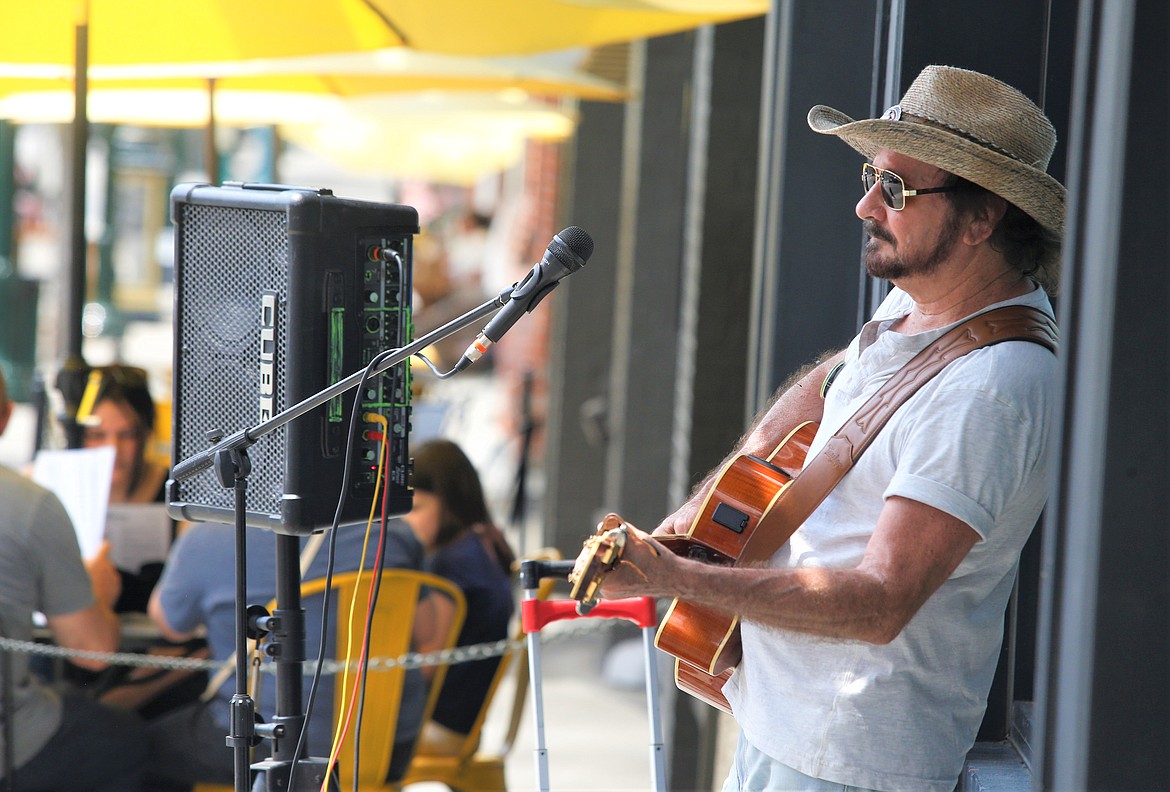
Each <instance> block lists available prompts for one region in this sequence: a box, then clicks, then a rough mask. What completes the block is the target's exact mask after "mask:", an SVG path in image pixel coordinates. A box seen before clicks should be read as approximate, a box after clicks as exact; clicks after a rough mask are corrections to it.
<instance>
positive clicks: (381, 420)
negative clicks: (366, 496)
mask: <svg viewBox="0 0 1170 792" xmlns="http://www.w3.org/2000/svg"><path fill="white" fill-rule="evenodd" d="M362 418H363V419H365V420H366V421H368V422H370V423H376V424H379V425H380V426H381V427H382V443H381V446H380V447H379V449H378V472H377V475H375V476H374V497H373V500H372V501H371V502H370V515H369V517H368V518H366V536H365V540H364V541H363V542H362V555H361V560H360V561H359V562H358V568H357V573H358V577H357V580H356V581H355V582H354V587H353V595H352V596H351V597H350V600H349V616H348V618H349V623H350V624H351V625H352V624H353V614H354V610H355V609H356V608H357V599H358V592H359V591H360V590H361V582H362V573H363V572H364V571H365V568H366V549H367V548H368V547H369V546H370V531H371V530H372V529H373V524H374V515H375V514H376V513H377V510H378V494H379V491H380V490H381V487H382V478H383V475H384V473H385V468H384V464H383V461H384V460H385V458H386V444H387V443H388V442H389V441H390V424H389V422H388V421H387V420H386V418H385V416H382V415H378V414H377V413H372V412H368V413H365V414H363V415H362ZM347 632H348V636H349V637H348V640H347V641H346V646H345V663H344V665H343V666H342V672H341V701H342V703H343V706H344V707H346V708H348V707H349V705H348V704H346V703H345V702H348V701H349V698H350V697H349V695H348V692H349V691H348V686H349V664H350V658H351V657H352V656H353V630H349V631H347ZM354 684H355V685H356V684H357V681H356V680H355V682H354ZM336 695H337V693H336V691H334V697H336ZM336 716H337V717H336V718H335V722H334V732H333V747H332V748H330V750H329V764H328V765H327V766H326V772H325V777H324V778H323V779H322V780H321V792H326V790H327V787H328V785H329V778H330V776H331V775H332V770H333V765H334V764H335V763H336V762H337V756H338V754H340V753H341V744H342V742H343V740H342V725H343V724H344V723H345V722H346V719H347V717H348V709H346V711H343V712H338V713H336ZM354 750H355V751H356V750H357V748H356V747H355V748H354Z"/></svg>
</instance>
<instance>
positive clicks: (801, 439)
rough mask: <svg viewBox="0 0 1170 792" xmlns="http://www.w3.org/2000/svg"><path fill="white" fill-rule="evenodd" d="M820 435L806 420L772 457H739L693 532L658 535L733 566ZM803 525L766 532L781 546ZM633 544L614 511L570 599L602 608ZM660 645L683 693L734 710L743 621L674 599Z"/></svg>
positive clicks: (687, 552) (690, 554) (573, 578)
mask: <svg viewBox="0 0 1170 792" xmlns="http://www.w3.org/2000/svg"><path fill="white" fill-rule="evenodd" d="M816 431H817V425H816V424H815V423H813V422H808V423H804V424H801V425H800V426H798V427H797V428H796V429H794V430H793V431H792V432H791V433H789V435H788V436H787V437H786V438H784V440H783V441H782V442H781V443H780V444H779V445H778V446H777V447H776V449H775V450H774V451H773V452H772V453H771V454H770V455H769V456H768V457H767V458H764V459H761V458H759V457H756V456H752V455H748V454H741V455H740V456H737V457H735V458H734V459H733V460H732V461H731V462H729V463H728V464H727V465H726V466H725V467H724V468H723V470H722V471H720V473H719V476H718V477H717V478H716V480H715V482H714V484H713V485H712V487H711V489H710V491H709V492H708V494H707V497H706V499H705V500H704V502H703V506H702V508H701V509H700V510H699V514H698V515H697V516H696V517H695V519H694V521H693V522H692V523H691V526H690V528H689V529H688V530H687V533H686V534H677V535H673V536H670V535H663V536H656V537H654V538H655V539H656V540H658V541H659V542H660V543H661V544H662V545H663V546H664V547H666V548H667V549H669V550H670V551H671V552H673V553H676V554H678V555H681V556H684V557H687V558H692V559H695V560H698V561H702V562H704V563H709V564H719V565H722V566H735V565H736V564H737V563H738V562H739V560H740V556H741V553H742V551H743V549H744V547H745V546H746V544H747V542H748V539H749V538H750V537H751V536H752V535H753V534H754V533H755V531H756V529H757V528H758V527H759V526H760V524H761V523H762V522H763V521H764V519H765V518H766V517H767V516H768V515H769V514H770V513H771V512H772V509H773V507H774V506H775V504H776V502H777V499H778V498H779V497H780V495H781V493H783V491H784V489H785V487H787V486H788V483H789V482H790V481H792V480H793V477H794V476H795V475H796V472H797V471H799V470H800V468H801V467H802V466H803V465H804V460H805V457H806V456H807V454H808V449H809V446H810V445H811V444H812V441H813V438H814V437H815V436H816ZM798 527H800V526H799V525H784V524H775V525H772V524H769V525H768V526H767V528H766V530H768V531H770V532H779V534H780V535H776V534H773V535H772V537H771V538H772V539H773V541H774V542H775V543H776V545H777V546H779V545H780V544H783V543H784V542H786V541H787V540H788V537H789V536H791V535H792V533H793V532H794V531H795V530H796V529H797V528H798ZM627 541H628V532H627V530H626V523H625V522H624V521H623V520H622V518H621V517H619V516H617V515H616V514H610V515H607V516H606V518H605V519H604V520H602V522H601V524H600V525H599V526H598V530H597V532H596V533H595V534H594V535H593V536H591V537H589V538H588V539H587V540H586V541H585V546H584V548H583V550H582V551H581V553H580V555H579V556H578V557H577V562H576V564H575V565H574V568H573V571H572V573H570V575H569V581H570V583H572V584H573V588H572V591H571V593H570V596H571V597H573V599H576V600H577V601H578V603H579V604H578V609H579V610H581V611H582V612H585V611H587V610H588V609H589V608H591V607H593V605H595V604H596V603H597V600H598V597H599V590H600V588H601V583H602V581H603V580H604V577H605V575H606V574H607V573H608V572H610V571H611V570H613V569H615V568H616V567H617V565H618V564H620V563H621V556H622V551H623V550H624V549H625V546H626V543H627ZM654 643H655V645H656V646H657V647H658V648H659V649H661V650H663V651H664V652H667V653H668V654H670V655H673V656H674V657H675V658H676V660H675V684H676V685H678V687H679V689H680V690H683V691H685V692H687V693H690V694H691V695H693V696H695V697H696V698H699V699H701V700H703V701H705V702H707V703H708V704H711V705H712V706H714V707H717V708H719V709H721V710H723V711H724V712H728V713H730V712H731V707H730V705H729V704H728V703H727V699H726V698H725V697H724V696H723V693H722V692H721V688H722V687H723V684H724V683H725V682H726V681H727V680H728V679H729V678H730V676H731V672H732V671H733V670H734V669H735V667H736V666H737V665H738V664H739V661H740V656H741V652H742V649H741V646H740V641H739V616H737V615H736V614H730V613H725V612H723V611H719V610H715V609H712V608H707V607H704V606H701V605H697V604H695V603H693V602H688V601H685V600H681V599H678V598H676V599H675V600H674V601H673V602H672V603H671V605H670V607H669V608H668V609H667V612H666V615H665V616H664V617H663V618H662V621H661V623H660V624H659V626H658V634H657V636H656V637H655V639H654Z"/></svg>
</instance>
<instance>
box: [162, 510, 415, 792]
mask: <svg viewBox="0 0 1170 792" xmlns="http://www.w3.org/2000/svg"><path fill="white" fill-rule="evenodd" d="M247 530H248V533H247V543H248V554H247V572H248V604H249V605H261V606H267V604H268V603H269V602H270V601H271V600H273V599H274V598H275V597H276V583H277V581H276V535H275V534H274V533H273V532H272V531H268V530H264V529H262V528H252V527H250V528H248V529H247ZM332 540H333V541H334V543H335V559H334V565H333V569H334V573H335V574H338V573H341V572H347V571H353V570H356V569H359V568H361V566H362V562H363V561H364V562H365V568H366V569H367V570H369V569H372V568H373V566H374V563H375V559H376V558H377V552H378V548H379V532H378V530H377V529H375V530H373V531H370V532H369V536H368V537H367V535H366V530H365V526H363V525H345V526H341V527H340V528H338V529H337V532H336V535H335V536H334V537H332ZM302 544H304V543H302ZM235 549H236V546H235V527H234V526H231V525H220V524H215V523H197V524H194V525H191V526H189V527H188V528H187V529H186V530H185V531H184V532H183V534H182V535H181V536H180V537H179V540H178V542H176V543H175V546H174V547H173V548H172V550H171V554H170V556H169V557H168V558H167V562H166V566H165V567H164V569H163V574H162V578H161V580H159V583H158V586H156V587H155V589H154V592H153V593H152V594H151V598H150V605H149V606H148V612H149V614H150V616H151V618H152V619H153V620H154V622H155V623H156V624H157V625H158V627H159V629H160V630H161V632H162V634H163V635H164V636H165V637H166V638H169V639H170V640H173V641H185V640H187V639H189V638H191V637H193V636H194V635H197V634H198V632H199V631H200V630H201V629H203V628H205V629H206V633H207V643H208V646H209V647H210V649H211V654H212V657H214V658H215V659H216V660H221V661H224V660H229V659H230V658H232V657H234V656H235V651H236V622H235V595H236V589H235V576H234V575H233V570H234V569H235ZM382 557H383V563H384V566H385V568H386V569H390V568H402V569H419V568H421V566H422V560H423V554H422V546H421V545H420V544H419V543H418V540H417V539H415V538H414V535H413V534H412V533H411V531H410V528H409V526H407V525H406V523H405V522H403V521H401V520H391V521H390V524H389V525H388V526H387V533H386V540H385V543H384V545H383V546H382ZM328 561H329V558H328V549H327V548H326V547H324V546H323V547H321V551H320V552H318V553H316V554H315V555H314V557H313V559H312V562H311V563H310V565H309V567H308V570H307V571H306V572H305V573H304V575H303V579H304V580H315V579H318V578H323V577H325V575H326V572H327V568H328ZM316 603H317V607H316V609H315V610H314V609H312V608H311V607H310V604H309V603H308V602H306V610H307V611H308V613H307V616H306V618H307V623H306V628H305V643H306V657H308V658H311V659H313V660H316V658H317V654H318V651H319V648H320V635H321V628H320V613H321V611H320V600H316ZM363 604H364V603H363ZM311 681H312V674H311V673H309V674H305V675H304V678H303V682H304V700H303V701H302V704H304V705H307V704H308V692H309V687H310V683H311ZM234 692H235V677H234V675H233V676H232V677H230V678H228V679H226V680H224V681H223V682H222V684H221V686H220V687H219V689H218V691H217V692H216V694H215V696H214V698H212V699H211V700H210V702H196V703H195V704H192V705H188V706H186V707H181V708H179V709H176V710H174V711H173V712H170V713H167V714H166V715H164V716H162V717H160V718H158V719H156V720H153V721H151V722H150V741H151V763H150V768H149V770H148V776H147V782H146V788H147V789H148V790H151V792H163V790H166V791H167V792H169V791H170V790H179V789H184V788H189V787H190V785H192V784H195V783H212V784H224V785H227V784H231V783H233V780H234V779H233V775H234V769H235V768H234V764H233V756H234V753H233V749H232V748H229V747H228V746H227V745H226V743H225V742H224V738H225V736H226V735H227V733H228V716H229V713H230V701H231V697H232V694H233V693H234ZM276 695H277V692H276V685H275V679H274V675H272V674H264V684H263V686H262V687H261V692H260V693H259V695H258V696H257V701H256V703H257V711H258V712H259V713H261V714H262V716H263V717H264V719H265V720H266V721H269V722H271V720H272V716H273V715H274V714H275V709H276ZM425 698H426V686H425V683H424V682H423V680H422V675H421V672H419V671H418V670H417V669H414V670H411V671H408V672H407V675H406V679H405V681H404V683H403V693H402V701H401V703H400V706H399V714H398V722H397V727H396V729H395V732H394V739H395V744H394V753H393V756H392V757H391V760H390V768H389V770H388V774H389V779H388V780H391V781H397V780H399V779H401V778H402V776H403V775H404V774H405V773H406V769H407V767H408V766H409V763H410V757H411V754H412V750H413V746H414V742H415V739H416V738H417V736H418V732H419V729H420V728H421V723H422V713H423V708H424V705H425ZM332 707H333V677H332V676H324V677H322V686H321V688H320V689H319V690H318V692H317V703H316V705H315V709H314V713H313V716H312V718H311V719H310V721H309V725H308V735H307V737H308V742H307V743H306V745H307V749H308V754H307V755H309V756H315V757H328V756H329V750H330V747H331V745H332V737H333V730H334V726H335V722H334V720H333V718H332V715H333V712H332ZM269 747H270V746H267V745H266V746H265V747H264V748H263V749H260V750H259V751H258V752H257V758H258V759H259V758H263V757H267V756H268V755H269V754H270V753H271V751H270V750H268V749H269Z"/></svg>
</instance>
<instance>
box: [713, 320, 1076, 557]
mask: <svg viewBox="0 0 1170 792" xmlns="http://www.w3.org/2000/svg"><path fill="white" fill-rule="evenodd" d="M1004 341H1031V342H1033V343H1036V344H1040V345H1041V346H1044V347H1047V348H1048V349H1049V350H1051V351H1052V352H1055V351H1056V342H1057V333H1056V324H1055V323H1054V322H1053V321H1052V319H1051V318H1050V317H1049V316H1048V315H1047V314H1045V313H1044V312H1043V311H1040V310H1037V309H1035V308H1030V307H1028V306H1025V305H1008V306H1005V307H1003V308H996V309H993V310H991V311H986V312H985V313H981V314H978V315H977V316H973V317H972V318H970V319H968V320H967V321H965V322H963V323H962V324H959V325H957V326H955V327H954V328H952V329H951V330H949V331H947V332H946V333H944V334H943V335H942V336H940V337H939V338H938V340H936V341H935V342H934V343H933V344H931V345H930V346H928V347H926V349H923V350H922V351H921V352H919V353H918V354H917V355H915V356H914V357H913V358H911V359H910V360H909V361H908V362H907V363H906V364H905V365H904V366H902V368H900V369H898V371H897V372H895V373H894V375H893V376H892V377H890V379H889V380H887V381H886V383H885V384H884V385H882V387H881V388H879V389H878V391H877V393H875V394H874V395H873V396H871V397H870V398H869V399H868V400H867V401H866V402H865V404H863V405H861V407H860V408H859V409H858V410H857V412H855V413H853V415H852V416H851V417H850V418H849V420H847V421H846V422H845V424H844V425H843V426H842V427H841V429H840V430H839V431H838V432H837V433H836V434H835V435H833V436H832V437H831V438H829V440H828V442H827V443H825V446H824V448H822V449H821V451H820V453H818V454H817V455H816V456H815V457H813V459H812V460H810V461H809V462H808V463H807V464H806V465H805V466H804V468H803V469H801V471H800V473H799V474H798V475H797V476H796V477H795V478H794V479H793V480H792V481H791V482H790V483H789V484H788V485H787V486H786V487H785V488H784V489H783V491H782V492H781V493H780V494H779V495H778V496H777V498H776V502H775V503H774V504H773V506H772V508H771V510H769V512H768V513H767V514H766V515H764V517H763V519H762V520H761V521H760V524H759V525H758V526H757V527H756V530H755V531H754V532H753V533H752V535H751V536H750V537H748V540H747V542H746V543H745V544H744V547H743V551H742V552H741V553H740V555H739V559H738V560H737V561H736V565H737V566H745V565H747V564H752V563H759V562H763V561H766V560H768V559H769V558H771V557H772V555H773V554H774V553H775V552H776V551H777V550H779V549H780V547H781V546H782V545H783V544H784V543H785V542H787V541H788V538H789V537H790V536H791V535H792V534H793V533H794V532H795V531H796V529H797V528H799V527H800V525H801V524H802V523H803V522H804V521H805V520H806V519H807V518H808V516H809V515H810V514H812V512H813V510H814V509H816V508H817V506H819V505H820V503H821V501H823V500H824V499H825V497H826V496H828V494H829V492H831V491H832V489H833V487H835V486H837V482H838V481H840V480H841V478H842V477H843V476H844V475H845V474H846V473H848V472H849V469H850V468H852V467H853V464H854V463H855V462H856V461H857V459H858V458H859V457H860V456H861V454H862V452H863V451H865V449H866V448H867V447H869V444H870V443H871V442H872V441H873V438H874V437H875V436H876V435H877V433H878V431H879V430H880V429H881V428H882V427H883V426H885V425H886V422H887V421H888V420H889V419H890V416H892V415H893V414H894V411H895V410H897V409H898V408H899V407H901V406H902V405H903V404H904V403H905V402H906V400H907V399H909V398H910V397H911V396H912V395H913V394H914V392H915V391H917V390H918V388H919V387H921V386H922V384H923V383H925V382H926V381H927V380H929V379H930V378H931V377H933V376H934V375H935V374H937V373H938V372H939V371H941V370H942V368H943V367H944V366H946V365H947V364H948V363H950V362H951V361H953V360H955V359H956V358H959V357H961V356H963V355H965V354H967V353H968V352H970V351H972V350H974V349H979V348H980V347H985V346H990V345H992V344H999V343H1002V342H1004Z"/></svg>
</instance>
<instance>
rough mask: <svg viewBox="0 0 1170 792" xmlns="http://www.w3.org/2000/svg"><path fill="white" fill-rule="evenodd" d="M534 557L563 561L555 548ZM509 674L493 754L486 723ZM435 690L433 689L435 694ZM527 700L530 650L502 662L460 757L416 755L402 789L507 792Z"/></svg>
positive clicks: (546, 586) (543, 594)
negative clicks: (439, 786) (508, 763)
mask: <svg viewBox="0 0 1170 792" xmlns="http://www.w3.org/2000/svg"><path fill="white" fill-rule="evenodd" d="M531 557H533V558H537V559H539V560H541V561H555V560H559V559H560V557H561V554H560V553H559V552H558V551H557V550H556V549H555V548H544V549H542V550H540V551H538V552H537V553H535V554H533V555H532V556H531ZM517 568H519V567H517ZM555 583H556V581H554V580H542V581H541V582H540V587H539V588H538V589H537V596H538V597H540V598H541V599H548V597H549V595H550V594H551V593H552V590H553V586H554V585H555ZM516 638H517V639H519V640H522V639H523V638H524V631H523V629H521V628H520V627H519V626H518V627H517V632H516ZM508 674H512V676H513V677H514V678H515V684H514V687H513V690H512V697H511V705H510V706H511V712H510V714H509V716H508V722H507V727H506V730H505V732H504V736H503V740H502V741H501V743H500V744H499V745H498V746H495V747H494V749H492V750H480V744H479V743H480V737H481V735H482V732H483V725H484V722H485V720H486V719H487V715H488V712H489V710H490V709H491V707H492V702H493V701H494V700H495V696H496V691H497V690H498V689H499V688H500V684H501V682H503V680H504V679H505V678H506V677H507V676H508ZM433 690H434V688H432V692H433ZM527 699H528V648H527V646H523V647H521V648H520V649H517V650H515V651H512V652H509V653H507V654H505V655H504V656H503V657H501V658H500V665H499V667H498V668H497V669H496V675H495V677H494V678H493V679H492V683H491V686H490V687H489V688H488V693H487V697H486V698H484V702H483V706H482V707H480V710H479V715H478V716H477V717H476V719H475V723H474V724H473V725H472V727H471V731H470V732H468V734H467V739H466V740H464V742H463V746H462V747H461V748H460V750H459V751H458V753H453V754H448V755H431V754H422V753H416V754H415V755H414V759H413V760H412V761H411V763H410V769H409V770H407V771H406V777H405V778H403V779H402V783H403V785H407V784H416V783H419V782H423V781H438V782H440V783H443V784H446V785H447V786H448V787H450V788H451V789H453V790H455V792H505V790H507V785H506V783H505V779H504V761H505V759H506V758H507V756H508V752H509V751H511V750H512V745H513V744H514V743H515V742H516V733H517V732H518V731H519V729H520V720H521V718H522V717H523V715H524V704H525V702H526V701H527Z"/></svg>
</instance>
